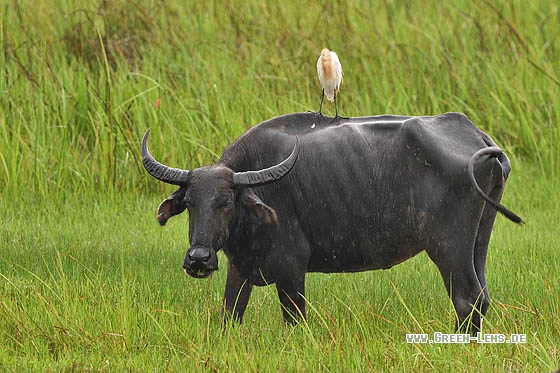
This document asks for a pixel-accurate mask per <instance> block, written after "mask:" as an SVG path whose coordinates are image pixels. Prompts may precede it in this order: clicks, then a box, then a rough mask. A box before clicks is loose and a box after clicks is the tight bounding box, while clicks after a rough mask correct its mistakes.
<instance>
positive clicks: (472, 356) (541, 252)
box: [0, 167, 560, 371]
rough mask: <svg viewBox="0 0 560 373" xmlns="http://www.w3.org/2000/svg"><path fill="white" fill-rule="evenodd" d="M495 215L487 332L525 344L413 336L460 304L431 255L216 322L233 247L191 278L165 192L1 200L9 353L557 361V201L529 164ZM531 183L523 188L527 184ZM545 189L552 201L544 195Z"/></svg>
mask: <svg viewBox="0 0 560 373" xmlns="http://www.w3.org/2000/svg"><path fill="white" fill-rule="evenodd" d="M528 169H529V170H528V172H527V176H526V178H525V177H517V178H513V179H512V182H511V183H510V185H509V187H508V195H510V197H509V198H507V202H509V204H510V205H511V204H512V203H514V205H515V206H516V208H517V210H518V211H519V212H520V213H522V214H523V216H524V217H526V218H527V220H528V222H527V225H525V226H524V227H519V226H516V225H514V224H512V223H510V222H509V221H507V220H506V219H504V218H498V221H497V224H496V227H495V232H494V236H493V239H492V242H491V247H490V253H489V259H488V281H489V285H490V290H491V295H492V298H493V299H492V306H491V308H490V310H489V312H488V317H487V318H486V320H485V325H484V328H485V329H484V332H485V333H501V334H506V335H508V336H509V334H512V333H515V334H526V335H527V343H526V344H523V345H506V344H497V345H478V344H476V343H472V344H470V345H409V344H407V343H406V340H405V335H406V333H428V334H430V335H432V334H433V333H434V332H436V331H440V332H444V333H451V332H452V330H453V323H454V317H455V316H454V311H453V308H452V306H451V304H450V302H449V300H448V298H447V296H446V294H445V289H444V286H443V282H442V281H441V278H440V276H439V273H438V272H437V269H436V267H435V266H434V265H433V264H432V263H431V262H430V261H429V259H428V258H427V256H426V255H425V254H421V255H419V256H418V257H415V258H414V259H412V260H409V261H407V262H405V263H403V264H401V265H399V266H396V267H394V268H392V269H391V270H387V271H373V272H365V273H358V274H336V275H323V274H310V275H308V283H307V298H308V300H309V321H308V323H307V324H304V325H300V326H298V327H287V326H285V325H284V324H283V322H282V316H281V308H280V304H279V302H278V300H277V297H276V291H275V289H274V287H267V288H257V289H255V290H254V291H253V296H252V299H251V302H250V304H249V308H248V310H247V313H246V318H245V320H244V323H243V325H241V326H238V327H232V328H226V329H222V327H221V325H220V305H221V297H222V292H223V287H224V283H225V269H224V268H225V258H224V257H223V256H220V268H221V270H220V271H218V272H217V273H216V274H215V275H213V276H212V277H211V278H210V279H207V280H195V279H192V278H189V277H187V276H186V275H185V274H184V273H183V271H182V269H181V268H180V265H181V263H182V259H183V256H184V253H185V250H186V248H187V245H188V243H187V219H186V217H185V216H181V217H179V218H176V220H175V221H171V222H170V224H169V226H166V227H163V228H160V227H159V226H158V224H157V222H156V221H155V219H154V216H153V214H152V213H151V212H152V210H153V208H154V207H155V206H156V205H157V203H158V202H159V199H160V198H158V197H151V196H145V195H142V196H134V195H123V196H121V197H119V198H117V199H115V200H110V199H108V198H105V197H104V198H101V199H98V198H97V196H95V195H89V196H82V197H80V198H78V197H69V198H67V200H66V201H63V202H60V201H55V202H49V201H44V202H41V203H37V204H32V205H30V206H22V205H21V203H23V202H22V201H23V200H26V199H28V198H22V199H21V200H17V201H8V203H7V204H6V207H5V208H4V209H3V210H2V212H1V215H0V216H1V219H2V221H3V229H2V236H1V242H2V243H3V244H2V259H1V260H0V274H1V281H0V284H1V291H0V293H1V294H2V297H1V300H0V330H2V333H1V335H0V339H1V340H2V345H3V346H4V349H3V350H2V352H0V367H2V368H4V369H8V370H15V369H16V367H17V369H18V370H21V369H23V370H28V369H29V370H33V369H37V370H44V369H51V370H78V371H81V370H110V371H120V370H123V369H126V370H164V369H169V370H171V371H185V370H191V371H192V370H204V369H207V370H221V371H225V370H233V371H240V370H248V371H263V370H265V371H275V370H281V371H285V370H286V371H293V370H296V371H297V370H301V371H308V370H309V369H317V370H323V371H329V370H334V371H340V370H345V371H363V370H369V369H370V368H372V367H373V368H375V370H389V369H391V368H394V369H396V370H432V369H437V370H442V369H443V370H450V371H467V370H468V371H471V370H473V368H474V369H475V370H480V371H488V370H505V371H512V370H519V371H551V370H552V369H553V368H555V367H556V366H557V365H558V363H559V361H560V351H559V350H558V347H557V341H558V338H559V337H560V321H559V319H558V317H557V315H558V314H559V311H560V299H559V297H558V292H557V289H558V287H559V286H560V281H559V278H558V276H557V275H556V274H557V271H558V254H557V252H556V248H557V247H558V245H559V241H558V234H557V232H558V229H557V227H556V223H557V221H558V220H557V219H558V212H557V209H556V206H557V204H558V202H560V201H559V199H560V194H559V193H558V192H557V191H554V192H553V193H550V194H549V193H548V192H549V191H547V185H548V182H547V181H546V180H544V179H543V178H542V177H539V176H537V175H536V174H537V172H536V171H535V170H534V169H533V167H528ZM527 185H529V187H527ZM545 201H546V202H545Z"/></svg>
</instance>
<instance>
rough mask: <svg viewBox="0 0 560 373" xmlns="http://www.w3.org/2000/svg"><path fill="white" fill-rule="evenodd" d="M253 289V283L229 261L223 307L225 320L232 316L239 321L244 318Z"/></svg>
mask: <svg viewBox="0 0 560 373" xmlns="http://www.w3.org/2000/svg"><path fill="white" fill-rule="evenodd" d="M252 290H253V284H252V283H250V282H249V281H248V280H247V279H246V278H244V277H243V276H241V274H240V273H239V272H238V271H237V269H236V268H235V267H234V266H233V265H232V264H231V263H229V264H228V271H227V280H226V290H225V293H224V304H223V308H222V317H223V320H224V322H225V321H227V320H228V319H230V318H233V320H235V321H238V322H241V321H242V320H243V314H244V313H245V309H246V308H247V304H248V303H249V297H250V296H251V291H252Z"/></svg>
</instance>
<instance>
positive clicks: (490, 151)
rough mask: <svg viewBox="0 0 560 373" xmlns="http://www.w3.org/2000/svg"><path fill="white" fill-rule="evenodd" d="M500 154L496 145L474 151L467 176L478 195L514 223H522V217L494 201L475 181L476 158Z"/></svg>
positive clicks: (500, 151) (501, 152)
mask: <svg viewBox="0 0 560 373" xmlns="http://www.w3.org/2000/svg"><path fill="white" fill-rule="evenodd" d="M502 154H504V152H503V150H502V149H500V148H498V147H497V146H490V147H487V148H482V149H480V150H479V151H477V152H476V153H474V154H473V156H472V157H471V159H470V161H469V166H468V173H469V177H470V179H471V183H472V185H473V187H474V188H475V190H476V191H477V192H478V194H480V196H481V197H482V198H483V199H484V200H485V201H486V202H488V203H489V204H490V205H491V206H492V207H494V208H495V209H496V210H497V211H498V212H500V213H501V214H503V215H504V216H505V217H506V218H508V219H509V220H511V221H513V222H514V223H517V224H524V222H523V219H521V218H520V217H519V216H517V215H516V214H515V213H514V212H512V211H510V210H508V209H507V208H506V207H504V206H503V205H501V204H500V203H498V202H497V201H494V200H493V199H492V198H490V197H489V196H488V195H487V194H486V193H484V191H483V190H482V189H481V188H480V186H479V185H478V182H477V181H476V178H475V176H474V166H475V165H476V162H477V161H478V159H479V158H480V157H483V156H485V155H491V156H495V157H498V156H500V155H502Z"/></svg>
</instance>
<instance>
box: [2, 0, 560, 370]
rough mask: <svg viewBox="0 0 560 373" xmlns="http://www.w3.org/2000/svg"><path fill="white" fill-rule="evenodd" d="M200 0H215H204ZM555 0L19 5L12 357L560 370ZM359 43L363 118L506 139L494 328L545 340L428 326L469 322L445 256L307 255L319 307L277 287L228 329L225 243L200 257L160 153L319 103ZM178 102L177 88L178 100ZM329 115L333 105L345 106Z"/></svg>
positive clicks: (6, 209) (12, 65)
mask: <svg viewBox="0 0 560 373" xmlns="http://www.w3.org/2000/svg"><path fill="white" fill-rule="evenodd" d="M192 3H194V4H192ZM552 3H553V2H549V1H533V2H525V1H515V0H510V1H506V0H500V1H495V2H490V1H481V0H477V1H474V2H473V1H461V0H457V1H453V2H447V3H445V5H440V6H433V4H432V3H431V2H430V1H427V0H419V1H416V2H414V3H412V4H411V3H410V2H400V1H391V0H387V1H382V2H376V3H373V2H365V1H349V2H328V3H325V4H318V3H311V2H310V3H306V4H305V5H304V6H303V8H302V5H300V4H299V3H298V2H291V1H283V2H266V1H249V2H241V1H230V2H221V1H208V2H204V3H203V2H200V4H199V3H198V2H182V1H176V0H173V1H167V2H158V1H149V0H135V1H118V0H114V1H89V2H79V1H62V0H52V1H47V0H34V1H31V0H30V1H13V0H5V1H3V2H1V3H0V9H1V12H0V22H1V23H0V48H1V51H2V53H0V74H1V75H0V203H1V208H0V219H1V220H0V253H1V256H0V345H1V346H2V348H1V349H0V370H3V371H4V370H6V371H23V370H38V371H45V370H50V371H59V370H62V371H74V370H75V371H84V370H91V371H122V370H128V371H148V370H149V371H165V370H169V371H194V370H200V371H205V370H208V371H368V370H371V371H389V370H396V371H405V370H406V371H409V370H415V371H433V370H438V371H441V370H447V371H469V372H470V371H539V372H541V371H553V370H554V369H556V368H558V367H559V366H560V350H559V348H558V346H559V341H560V318H559V317H558V316H559V315H560V294H559V292H558V290H557V289H559V288H560V276H559V273H560V254H559V251H558V249H559V247H560V240H559V239H558V237H559V236H560V230H559V228H558V221H559V218H560V213H559V208H558V206H559V204H560V192H559V191H558V180H559V178H560V125H559V123H560V95H559V94H558V92H560V64H559V63H558V61H559V57H558V56H559V53H560V9H559V7H558V5H555V4H552ZM324 46H328V47H329V48H331V49H333V50H335V51H337V52H338V54H339V56H340V59H341V62H342V65H343V68H344V71H345V78H344V80H345V82H344V85H343V86H342V91H341V95H340V97H339V109H340V111H341V114H342V115H346V116H348V115H349V116H361V115H373V114H382V113H395V114H412V115H430V114H437V113H441V112H445V111H461V112H464V113H466V114H467V115H468V116H469V117H470V118H471V120H472V121H473V122H474V123H475V124H477V125H478V126H479V127H480V128H482V129H484V130H485V131H487V132H488V133H489V134H491V135H492V136H493V137H494V139H495V140H496V141H497V142H498V143H499V144H500V145H501V146H502V147H503V148H504V149H505V150H506V152H507V154H508V156H510V158H511V160H512V164H513V172H512V175H511V177H510V181H509V185H508V187H507V189H506V193H505V195H504V200H503V202H504V203H505V204H506V205H507V206H508V207H510V208H512V209H513V210H514V211H515V212H517V213H519V214H520V215H521V216H522V217H524V218H525V220H526V221H527V224H526V225H525V226H523V227H519V226H516V225H514V224H512V223H510V222H508V221H506V220H505V219H503V218H498V219H497V222H496V226H495V231H494V235H493V237H492V241H491V245H490V253H489V259H488V266H487V267H488V268H487V272H488V282H489V286H490V292H491V296H492V305H491V308H490V310H489V312H488V317H487V319H486V320H485V324H484V332H485V333H501V334H504V335H506V336H509V335H510V334H526V338H527V343H525V344H477V343H471V344H468V345H453V344H407V343H406V339H405V335H406V334H407V333H428V334H429V335H432V334H433V333H434V332H438V331H439V332H446V333H450V332H452V330H453V329H452V328H453V323H454V317H455V316H454V311H453V307H452V305H451V303H450V301H449V300H448V298H447V296H446V294H445V289H444V286H443V282H442V281H441V279H440V277H439V274H438V273H437V270H436V268H435V266H434V265H433V264H432V263H431V262H430V261H429V259H428V258H427V256H426V255H419V256H418V257H416V258H414V259H412V260H410V261H407V262H406V263H403V264H401V265H399V266H397V267H395V268H392V269H390V270H387V271H375V272H367V273H359V274H351V275H350V274H348V275H347V274H344V275H342V274H341V275H320V274H311V275H309V276H308V280H307V281H308V284H307V289H308V293H307V297H308V300H309V308H310V309H309V321H308V323H306V324H302V325H299V326H297V327H286V326H285V325H284V324H283V323H282V321H281V310H280V305H279V302H278V301H277V297H276V292H275V289H274V288H273V287H270V288H259V289H256V290H254V291H253V295H252V299H251V302H250V304H249V308H248V310H247V313H246V318H245V321H244V324H243V325H242V326H239V327H233V328H225V329H223V328H222V327H221V326H220V319H219V310H220V305H221V296H222V291H223V286H224V282H225V262H226V260H225V258H224V257H223V256H221V257H220V261H221V262H220V267H221V268H222V270H220V271H218V272H217V273H216V274H215V275H213V276H212V277H211V278H210V279H208V280H199V281H197V280H194V279H191V278H187V277H186V276H185V274H184V273H183V272H182V270H181V269H180V266H181V264H182V259H183V256H184V253H185V250H186V249H187V245H188V242H187V229H188V227H187V220H186V217H185V216H182V217H180V218H177V219H175V220H174V221H170V223H169V224H168V226H166V227H164V228H160V227H159V226H158V225H157V222H156V221H155V219H154V213H153V211H154V210H155V207H156V206H157V204H158V203H159V202H160V201H161V200H162V199H163V198H165V197H166V196H167V195H168V194H169V192H171V191H172V190H173V189H172V188H171V187H169V186H165V185H162V184H161V183H158V182H156V181H155V180H153V179H152V178H150V177H149V176H147V175H146V173H145V172H144V171H143V170H142V169H141V165H140V163H139V143H140V138H141V135H142V134H143V132H144V131H145V130H146V129H147V128H151V129H152V138H151V142H150V146H151V149H152V152H153V154H154V155H156V156H157V158H159V159H161V160H162V161H164V162H165V163H168V164H170V165H173V166H178V167H183V166H186V165H187V164H188V166H189V167H191V168H192V167H197V166H200V165H204V164H209V163H212V162H214V161H215V160H216V159H217V158H218V157H219V155H220V154H221V151H222V150H223V149H224V147H225V146H226V145H227V144H229V143H231V142H232V141H234V140H235V139H236V138H237V137H238V136H239V135H241V134H242V133H243V132H244V131H245V130H246V129H248V128H250V127H251V126H253V125H255V124H257V123H259V122H260V121H263V120H266V119H268V118H270V117H273V116H277V115H281V114H283V113H288V112H294V111H306V110H317V109H318V105H319V99H320V90H319V87H318V83H317V81H316V76H315V61H316V59H317V57H318V55H319V52H320V50H321V48H323V47H324ZM156 100H159V101H158V102H159V103H160V104H161V105H159V107H158V106H157V105H156ZM326 110H327V112H328V113H329V114H332V113H334V107H333V106H332V105H330V104H327V106H326Z"/></svg>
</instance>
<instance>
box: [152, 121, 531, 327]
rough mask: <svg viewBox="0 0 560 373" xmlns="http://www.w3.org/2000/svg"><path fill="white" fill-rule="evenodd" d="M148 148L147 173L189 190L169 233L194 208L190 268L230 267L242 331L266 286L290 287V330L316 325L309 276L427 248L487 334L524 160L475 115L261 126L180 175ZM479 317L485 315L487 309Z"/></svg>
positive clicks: (175, 206) (458, 302)
mask: <svg viewBox="0 0 560 373" xmlns="http://www.w3.org/2000/svg"><path fill="white" fill-rule="evenodd" d="M148 133H149V131H148V132H146V134H145V135H144V139H143V141H142V160H143V164H144V167H145V168H146V170H147V171H148V172H149V173H150V175H152V176H153V177H155V178H157V179H159V180H161V181H163V182H165V183H169V184H174V185H178V186H179V189H177V190H176V191H175V192H174V193H173V194H171V196H169V197H168V198H167V199H166V200H164V201H163V202H162V203H161V204H160V205H159V207H158V210H157V219H158V221H159V223H160V224H161V225H163V224H165V223H166V221H167V220H168V219H169V218H170V217H172V216H174V215H177V214H180V213H181V212H183V211H184V210H185V209H187V210H188V211H189V240H190V248H189V249H188V251H187V253H186V256H185V259H184V263H183V268H184V269H185V271H186V273H187V274H189V275H191V276H193V277H197V278H203V277H207V276H208V275H210V274H211V273H212V272H213V271H215V270H216V269H217V268H218V259H217V257H216V252H217V251H219V250H223V252H224V253H225V255H226V256H227V258H228V261H229V264H228V271H227V282H226V288H225V295H224V304H223V312H224V316H225V317H234V318H235V319H237V320H239V321H241V319H242V318H243V314H244V312H245V308H246V306H247V303H248V301H249V296H250V294H251V290H252V288H253V285H257V286H264V285H269V284H273V283H274V284H276V288H277V291H278V296H279V298H280V302H281V304H282V307H283V308H282V309H283V316H284V320H285V321H287V322H294V321H297V320H298V319H301V318H305V299H304V294H305V274H306V273H307V272H325V273H332V272H357V271H366V270H372V269H380V268H383V269H385V268H390V267H392V266H394V265H395V264H398V263H400V262H402V261H404V260H406V259H408V258H410V257H412V256H414V255H416V254H418V253H419V252H421V251H422V250H425V251H426V252H427V254H428V255H429V257H430V258H431V260H432V261H433V262H434V263H435V265H436V266H437V268H438V269H439V271H440V273H441V276H442V277H443V281H444V282H445V286H446V287H447V291H448V293H449V294H450V296H451V297H452V300H453V305H454V306H455V310H456V312H457V315H458V323H457V328H458V329H459V330H466V331H469V332H475V331H477V330H479V329H480V325H481V317H482V316H484V315H485V313H486V311H487V309H488V305H489V295H488V288H487V286H486V275H485V262H486V252H487V249H488V242H489V240H490V234H491V232H492V226H493V224H494V219H495V217H496V212H497V211H499V212H501V213H503V214H504V215H505V216H506V217H507V218H509V219H510V220H512V221H514V222H517V223H521V222H522V220H521V219H520V218H519V217H518V216H517V215H515V214H514V213H512V212H511V211H509V210H507V209H506V208H505V207H503V206H502V205H500V204H499V200H500V198H501V196H502V193H503V191H504V187H505V182H506V179H507V177H508V174H509V172H510V163H509V160H508V158H507V157H506V155H505V154H504V152H503V151H502V150H501V149H500V148H498V147H497V146H496V144H495V143H494V141H492V139H491V138H490V137H489V136H488V135H487V134H485V133H484V132H482V131H481V130H479V129H477V128H476V127H475V126H474V125H473V124H472V123H471V122H470V121H469V119H467V117H465V115H463V114H459V113H447V114H443V115H438V116H424V117H412V116H393V115H383V116H372V117H360V118H350V119H339V121H338V122H335V123H332V122H331V120H330V118H326V117H322V116H319V115H317V114H313V113H295V114H289V115H283V116H280V117H276V118H273V119H270V120H268V121H265V122H263V123H260V124H259V125H257V126H255V127H253V128H251V129H250V130H248V131H247V132H246V133H245V134H244V135H242V136H241V137H240V138H239V139H238V140H237V141H235V142H234V143H233V144H231V145H230V146H229V147H228V148H227V149H226V150H225V151H224V153H223V155H222V156H221V158H220V160H219V161H218V162H217V163H216V164H215V165H212V166H207V167H200V168H196V169H193V170H182V169H176V168H170V167H168V166H165V165H163V164H161V163H159V162H158V161H156V160H155V159H154V158H153V157H152V155H151V154H150V153H149V151H148V148H147V140H148ZM473 310H474V312H473Z"/></svg>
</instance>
